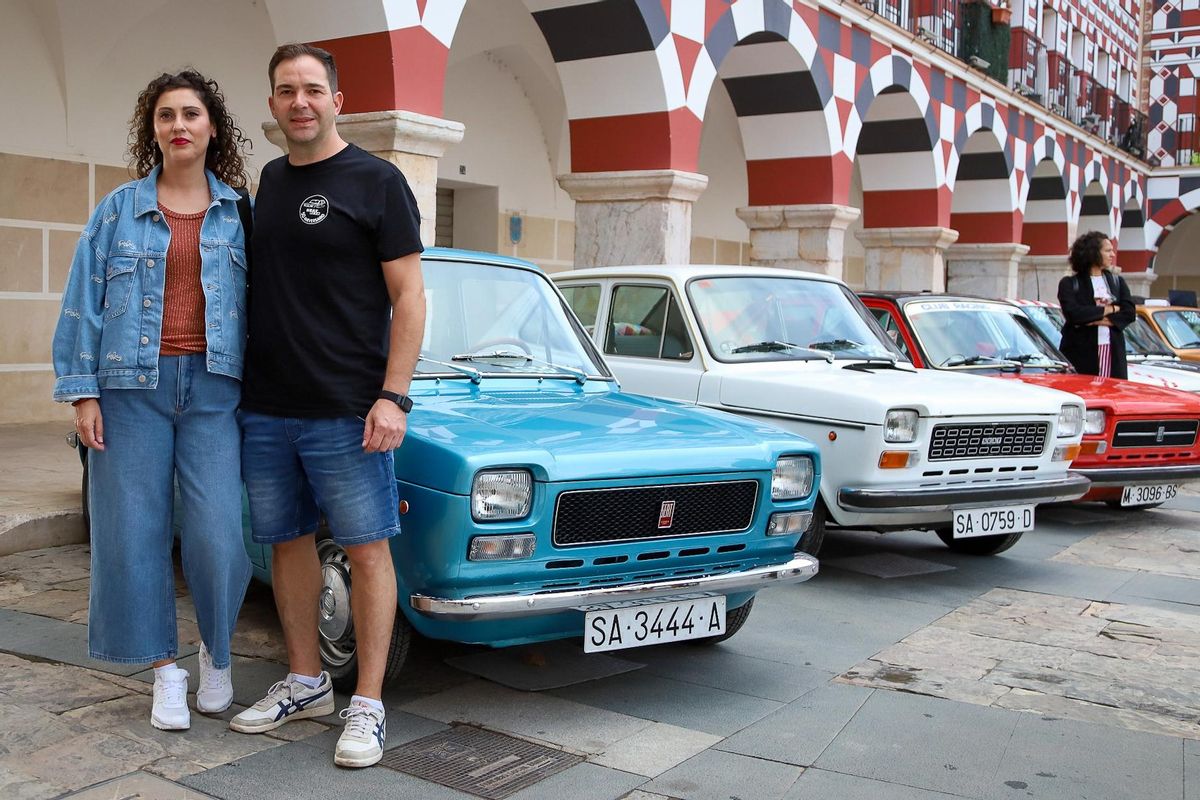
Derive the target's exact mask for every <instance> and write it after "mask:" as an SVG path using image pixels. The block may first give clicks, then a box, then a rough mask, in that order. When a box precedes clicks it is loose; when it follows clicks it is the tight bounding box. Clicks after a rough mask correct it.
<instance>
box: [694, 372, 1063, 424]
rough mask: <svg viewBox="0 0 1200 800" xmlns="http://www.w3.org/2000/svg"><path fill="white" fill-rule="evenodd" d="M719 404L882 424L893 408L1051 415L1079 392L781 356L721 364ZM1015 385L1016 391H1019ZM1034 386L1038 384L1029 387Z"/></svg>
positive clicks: (929, 413)
mask: <svg viewBox="0 0 1200 800" xmlns="http://www.w3.org/2000/svg"><path fill="white" fill-rule="evenodd" d="M715 377H716V379H718V380H720V382H721V385H720V389H719V397H720V399H721V405H722V407H724V408H728V409H730V410H758V411H768V412H773V413H783V414H796V415H798V416H805V417H822V418H826V419H831V420H840V421H845V422H854V423H859V424H863V425H882V424H883V420H884V416H885V415H886V414H887V411H888V409H891V408H912V409H915V410H916V411H917V412H918V413H919V414H920V415H921V416H922V417H952V416H985V417H1004V416H1010V415H1014V414H1053V415H1054V416H1055V417H1057V416H1058V412H1059V410H1060V409H1061V408H1062V405H1063V403H1067V402H1071V401H1072V400H1074V399H1075V398H1071V397H1064V396H1063V395H1062V394H1060V393H1058V392H1051V391H1046V390H1044V389H1039V388H1037V387H1033V386H1024V387H1021V389H1020V390H1016V388H1017V387H1016V386H1013V387H1012V390H1007V391H1005V392H1003V393H1000V392H997V391H996V388H995V385H994V384H990V385H989V382H988V379H986V378H983V377H979V376H976V375H958V374H949V373H944V372H936V371H934V370H925V369H922V370H918V369H913V368H911V367H910V366H907V365H901V366H900V368H899V369H890V368H888V367H886V366H884V367H883V368H878V369H877V368H870V369H863V368H862V364H861V362H852V361H835V362H833V363H832V364H829V363H827V362H825V361H807V362H777V363H769V364H742V365H723V367H722V368H721V369H720V370H719V371H717V372H716V375H715ZM1014 390H1016V391H1014ZM1027 390H1032V391H1027Z"/></svg>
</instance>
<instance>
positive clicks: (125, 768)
mask: <svg viewBox="0 0 1200 800" xmlns="http://www.w3.org/2000/svg"><path fill="white" fill-rule="evenodd" d="M164 755H166V752H165V751H164V750H163V748H162V747H160V746H159V745H157V744H153V743H148V742H135V741H133V740H131V739H127V738H125V737H124V736H117V735H115V734H110V733H104V732H100V731H91V732H89V733H85V734H82V735H80V736H72V737H71V738H69V739H60V740H58V741H57V742H55V743H54V744H53V745H50V746H48V747H43V748H41V749H40V750H36V751H34V752H32V753H29V754H27V755H25V756H23V757H22V758H21V763H20V768H21V769H22V770H23V771H25V772H27V773H29V774H30V775H33V776H34V777H36V778H39V779H41V780H43V781H45V782H46V783H48V784H51V785H53V786H55V787H58V789H59V791H60V792H63V791H68V790H74V789H82V788H84V787H87V786H91V785H92V784H95V783H100V782H101V781H106V780H109V779H111V778H115V777H117V776H118V775H124V774H126V773H128V772H133V771H134V770H136V769H138V768H140V767H141V766H142V765H143V764H148V763H150V762H151V761H155V760H157V759H159V758H162V757H163V756H164Z"/></svg>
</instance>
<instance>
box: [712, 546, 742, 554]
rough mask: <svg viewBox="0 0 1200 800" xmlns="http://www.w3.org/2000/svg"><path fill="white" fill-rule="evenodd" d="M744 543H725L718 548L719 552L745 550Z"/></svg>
mask: <svg viewBox="0 0 1200 800" xmlns="http://www.w3.org/2000/svg"><path fill="white" fill-rule="evenodd" d="M745 549H746V545H744V544H723V545H721V546H720V547H718V548H717V552H718V553H736V552H737V551H739V550H745Z"/></svg>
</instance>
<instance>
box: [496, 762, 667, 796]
mask: <svg viewBox="0 0 1200 800" xmlns="http://www.w3.org/2000/svg"><path fill="white" fill-rule="evenodd" d="M645 781H646V779H645V778H643V777H642V776H641V775H631V774H630V773H628V772H621V771H619V770H615V769H608V768H607V767H601V766H597V765H596V764H588V763H583V764H576V765H575V766H573V767H571V768H570V769H566V770H563V771H562V772H559V773H556V774H554V775H551V776H550V777H549V778H546V779H545V780H543V781H541V782H539V783H535V784H534V785H533V786H530V787H528V788H526V789H522V790H521V791H519V792H517V793H516V794H514V795H512V797H510V798H509V800H562V798H564V797H578V798H587V800H617V798H621V797H625V796H626V794H627V793H628V792H629V790H630V789H633V788H635V787H637V786H640V785H641V784H643V783H645Z"/></svg>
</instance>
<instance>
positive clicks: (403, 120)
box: [263, 110, 466, 158]
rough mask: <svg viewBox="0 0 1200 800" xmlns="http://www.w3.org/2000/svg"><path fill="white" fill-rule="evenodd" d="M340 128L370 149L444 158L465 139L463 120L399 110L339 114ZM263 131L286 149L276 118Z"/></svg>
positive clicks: (345, 137) (349, 138)
mask: <svg viewBox="0 0 1200 800" xmlns="http://www.w3.org/2000/svg"><path fill="white" fill-rule="evenodd" d="M337 129H338V133H339V134H340V135H341V137H342V138H343V139H345V140H346V141H347V142H350V143H352V144H356V145H358V146H359V147H361V148H362V149H363V150H366V151H367V152H369V153H376V154H378V153H382V152H398V153H411V154H413V155H420V156H430V157H431V158H441V157H442V154H444V153H445V152H446V150H447V149H448V148H450V147H451V146H452V145H456V144H458V143H459V142H461V141H462V138H463V134H464V133H465V132H466V127H465V126H464V125H463V124H462V123H461V122H455V121H454V120H449V119H442V118H441V117H431V116H428V115H426V114H418V113H416V112H415V111H399V110H395V111H367V112H364V113H361V114H340V115H338V118H337ZM263 133H265V134H266V136H267V139H268V140H269V141H270V142H271V143H272V144H274V145H275V146H276V147H279V148H280V149H281V150H283V152H285V153H286V152H287V140H286V139H285V138H284V136H283V132H282V131H280V130H279V124H278V123H277V122H275V120H270V121H268V122H264V123H263Z"/></svg>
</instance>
